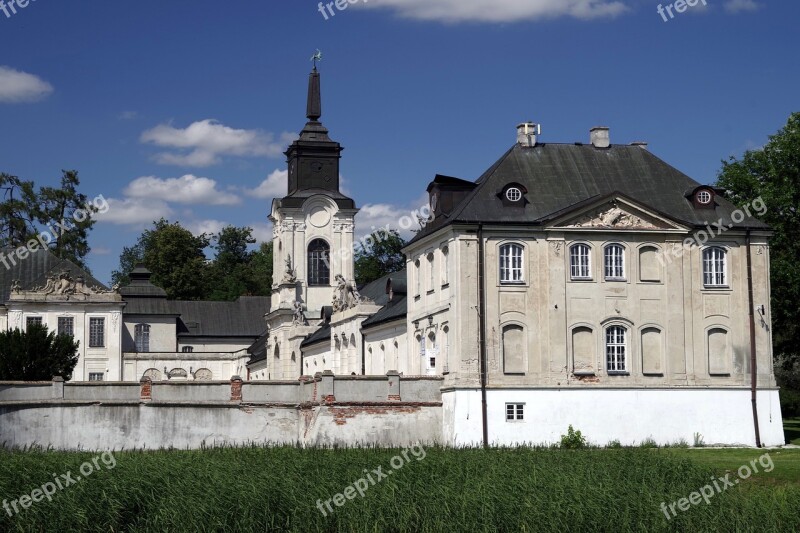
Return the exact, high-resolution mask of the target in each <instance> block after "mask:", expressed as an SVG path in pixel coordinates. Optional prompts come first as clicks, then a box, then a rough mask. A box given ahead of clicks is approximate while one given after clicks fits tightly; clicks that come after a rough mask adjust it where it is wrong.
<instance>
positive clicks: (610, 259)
mask: <svg viewBox="0 0 800 533" xmlns="http://www.w3.org/2000/svg"><path fill="white" fill-rule="evenodd" d="M605 267H606V279H608V280H623V279H625V247H624V246H622V245H621V244H609V245H608V246H606V250H605Z"/></svg>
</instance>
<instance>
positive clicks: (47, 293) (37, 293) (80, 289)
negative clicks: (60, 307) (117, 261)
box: [11, 270, 121, 301]
mask: <svg viewBox="0 0 800 533" xmlns="http://www.w3.org/2000/svg"><path fill="white" fill-rule="evenodd" d="M119 288H120V287H119V285H114V286H113V287H112V288H111V289H105V288H103V287H98V286H89V285H87V284H86V281H85V280H84V278H83V276H76V277H75V278H73V277H72V275H71V273H70V271H69V270H62V271H61V272H60V273H58V274H54V273H50V274H49V275H48V276H47V283H45V285H44V286H42V287H34V288H32V289H29V290H23V289H22V286H21V284H20V282H19V280H14V281H13V282H12V284H11V295H12V297H11V299H12V300H14V299H16V300H25V299H36V300H40V299H45V300H51V299H52V300H80V301H85V300H90V299H91V300H108V299H112V300H121V296H120V295H119ZM106 295H108V296H111V298H108V297H107V296H106ZM102 296H106V297H104V298H101V297H102Z"/></svg>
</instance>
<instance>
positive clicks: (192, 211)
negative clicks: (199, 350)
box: [0, 0, 800, 281]
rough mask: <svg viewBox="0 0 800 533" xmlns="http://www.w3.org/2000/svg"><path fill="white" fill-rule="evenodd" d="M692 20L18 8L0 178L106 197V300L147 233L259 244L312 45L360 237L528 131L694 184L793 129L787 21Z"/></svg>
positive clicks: (229, 8) (559, 0) (4, 41)
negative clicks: (629, 148) (63, 174)
mask: <svg viewBox="0 0 800 533" xmlns="http://www.w3.org/2000/svg"><path fill="white" fill-rule="evenodd" d="M4 1H5V4H8V2H9V0H4ZM706 3H707V6H706V7H704V6H703V5H702V3H698V5H697V6H694V7H687V9H686V10H685V11H684V12H683V13H677V12H676V11H675V10H674V8H673V14H674V18H672V19H669V18H668V20H667V21H666V22H665V21H664V19H663V18H662V16H661V15H659V14H658V12H657V6H658V5H659V2H658V1H655V0H491V1H489V0H369V1H368V2H356V3H355V4H353V5H350V6H348V7H347V8H346V9H345V10H343V11H339V10H337V9H336V7H335V6H334V7H333V8H332V9H333V10H334V12H335V15H334V16H331V15H330V14H329V13H328V16H327V20H326V19H325V17H323V15H322V14H321V13H320V12H319V11H318V3H317V2H310V1H304V0H268V1H256V0H237V1H235V2H225V3H223V2H220V1H207V0H170V1H169V2H164V1H155V0H140V1H138V2H108V1H106V2H101V1H99V0H94V1H83V2H63V1H62V2H56V1H55V0H32V1H31V2H30V3H29V4H28V5H27V6H26V7H24V8H20V7H18V6H15V9H16V11H17V12H16V13H13V10H9V16H6V15H5V14H4V13H3V11H2V8H0V50H2V54H0V171H3V172H7V173H10V174H14V175H17V176H20V177H21V178H23V179H30V180H34V181H35V182H36V183H37V184H38V185H45V184H55V183H56V181H57V180H58V178H59V176H60V171H61V169H76V170H78V171H79V172H80V176H81V179H82V189H83V191H84V192H85V193H86V194H88V195H89V196H90V197H92V196H95V195H100V194H102V195H103V196H104V197H105V198H108V199H110V202H111V209H110V211H109V212H108V214H107V215H105V216H104V217H103V218H102V219H101V221H100V222H99V223H98V224H97V225H96V227H95V230H94V231H93V233H92V235H91V239H90V243H91V245H92V247H93V252H92V254H91V255H90V257H89V265H90V267H91V268H92V270H93V272H94V273H95V275H96V276H97V277H98V278H99V279H101V280H104V281H107V280H108V279H109V278H110V273H111V270H113V269H114V268H115V267H116V266H117V264H118V259H119V253H120V251H121V249H122V247H123V246H126V245H130V244H132V243H134V242H135V240H136V238H137V236H138V235H139V234H140V233H141V230H142V229H143V228H144V227H146V226H148V225H149V222H151V221H152V220H153V219H156V218H159V217H160V216H162V215H163V216H166V217H167V218H169V219H170V220H178V221H180V222H181V223H183V224H184V225H186V226H187V227H188V228H190V229H192V230H193V231H196V232H199V231H218V229H219V228H220V227H222V226H223V225H224V224H227V223H230V224H235V225H249V226H252V227H253V228H254V229H255V232H256V235H257V236H258V237H260V238H261V239H268V238H270V235H271V231H270V225H269V222H268V220H267V215H268V214H269V206H270V202H271V198H272V197H273V196H275V195H276V194H281V191H285V187H286V186H285V181H284V180H283V178H284V176H283V174H282V173H281V171H283V170H285V162H284V159H283V155H282V153H281V152H282V151H283V149H284V148H285V146H286V144H287V142H288V141H289V140H290V139H291V138H292V136H293V135H295V133H296V132H298V131H299V130H300V129H301V128H302V126H303V124H304V122H305V117H304V114H305V97H306V94H305V91H306V87H307V75H308V72H309V70H310V67H311V64H310V62H309V58H310V57H311V55H312V54H313V52H314V50H315V49H317V48H319V49H321V50H322V51H323V54H324V60H323V62H322V63H321V65H320V70H321V72H322V84H323V118H322V120H323V122H324V123H325V125H326V126H327V127H328V128H329V129H330V130H331V136H332V137H333V138H334V139H335V140H337V141H339V142H341V143H342V144H343V145H344V146H345V152H344V159H343V163H342V174H343V179H344V183H345V188H346V192H348V193H349V194H350V195H351V196H352V197H353V198H354V199H355V200H356V202H357V204H358V205H359V206H360V207H362V208H363V209H362V212H361V213H360V215H359V216H358V217H357V219H356V221H357V224H358V226H359V228H360V230H361V231H362V232H364V231H369V227H371V226H372V225H378V224H380V225H385V224H387V223H396V221H397V219H398V217H399V216H402V215H403V214H407V213H409V212H410V211H411V210H413V209H414V208H416V207H419V206H420V204H421V202H422V195H423V193H424V191H425V187H426V186H427V183H428V182H429V181H430V180H431V179H432V177H433V176H434V175H435V174H436V173H442V174H448V175H453V176H459V177H462V178H465V179H475V178H477V177H478V176H479V175H480V174H481V173H482V172H483V171H484V170H485V169H486V168H488V167H489V166H490V165H491V164H492V163H493V162H494V161H495V160H496V159H497V158H498V157H499V156H500V155H502V153H503V152H504V151H505V150H507V149H508V148H509V147H510V146H511V145H512V144H513V142H514V138H515V126H516V124H517V123H519V122H522V121H526V120H532V121H535V122H539V123H541V124H542V128H543V136H542V139H543V141H545V142H575V141H582V142H587V141H588V138H589V129H590V128H591V127H592V126H598V125H605V126H609V127H611V137H612V142H616V143H629V142H633V141H641V140H643V141H648V142H649V143H650V149H651V150H652V151H653V152H654V153H655V154H656V155H658V156H659V157H662V158H663V159H665V160H666V161H667V162H669V163H670V164H672V165H673V166H675V167H677V168H678V169H680V170H682V171H684V172H686V173H687V174H689V175H690V176H692V177H693V178H695V179H697V180H698V181H701V182H710V181H713V180H714V178H715V176H716V173H717V171H718V170H719V168H720V160H721V159H724V158H727V157H728V156H731V155H741V153H742V152H743V151H744V150H746V149H748V148H754V147H759V146H761V145H763V144H764V143H765V142H766V140H767V136H768V135H769V134H771V133H774V132H775V131H776V130H778V129H779V128H780V127H782V126H783V125H784V124H785V122H786V119H787V118H788V116H789V114H790V113H791V112H793V111H798V110H800V103H799V102H798V77H800V68H799V67H800V65H798V63H799V62H800V61H799V60H798V57H800V56H799V55H798V52H800V47H798V37H797V32H796V26H797V21H798V20H800V3H798V2H787V1H781V2H777V1H767V0H707V2H706ZM23 4H24V1H23ZM661 4H663V5H664V6H666V5H671V3H670V2H665V1H662V2H661Z"/></svg>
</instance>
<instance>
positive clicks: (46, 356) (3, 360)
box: [0, 325, 78, 381]
mask: <svg viewBox="0 0 800 533" xmlns="http://www.w3.org/2000/svg"><path fill="white" fill-rule="evenodd" d="M77 364H78V342H76V341H75V340H73V338H72V337H70V336H68V335H56V334H55V332H52V331H51V332H50V333H48V332H47V326H35V325H32V326H29V327H28V328H27V331H20V330H19V329H15V330H13V331H3V332H0V381H50V380H51V379H53V378H54V377H55V376H61V377H63V378H64V379H65V380H69V379H70V378H71V377H72V371H73V370H74V369H75V365H77Z"/></svg>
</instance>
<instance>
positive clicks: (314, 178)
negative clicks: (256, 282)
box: [266, 58, 358, 378]
mask: <svg viewBox="0 0 800 533" xmlns="http://www.w3.org/2000/svg"><path fill="white" fill-rule="evenodd" d="M317 59H319V58H317ZM306 117H307V118H308V121H307V122H306V124H305V126H304V127H303V129H302V131H301V132H300V136H299V138H298V139H297V140H296V141H294V142H293V143H292V144H291V145H290V146H289V148H288V149H287V150H286V161H287V164H288V167H289V168H288V175H289V177H288V184H287V185H288V187H287V189H288V190H287V194H286V196H284V197H283V198H275V199H274V200H273V201H272V210H271V213H270V216H269V219H270V220H271V221H272V223H273V281H274V283H273V290H272V305H271V310H270V312H269V313H268V314H267V316H266V320H267V326H268V328H269V331H270V339H269V343H270V344H269V345H270V350H271V353H272V355H271V356H270V359H271V363H270V365H269V366H268V368H270V370H269V375H270V376H271V377H273V378H275V377H278V378H279V377H281V376H285V377H294V376H296V373H297V371H298V369H299V361H297V357H298V354H300V342H302V340H303V339H304V338H305V336H306V335H308V334H310V333H311V332H313V331H314V330H315V329H316V327H317V326H316V324H317V323H318V321H319V317H320V316H321V314H323V313H324V310H325V308H326V307H328V306H331V305H332V294H333V288H334V287H335V286H336V285H337V282H336V276H342V277H343V278H345V279H346V280H348V281H351V282H352V281H353V278H354V265H353V234H354V229H355V224H354V217H355V215H356V213H357V212H358V209H356V205H355V202H354V201H353V200H352V199H351V198H348V197H347V196H345V195H344V194H342V193H341V191H340V190H339V161H340V159H341V154H342V149H343V148H342V146H341V145H340V144H339V143H338V142H336V141H334V140H332V139H331V138H330V136H329V135H328V130H327V128H325V126H323V125H322V123H321V122H320V118H321V117H322V91H321V83H320V74H319V71H318V70H317V67H316V65H315V66H314V69H313V70H312V71H311V74H310V75H309V79H308V99H307V103H306ZM298 310H305V316H306V317H307V319H303V318H302V316H301V314H300V313H298ZM298 317H300V318H298Z"/></svg>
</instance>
